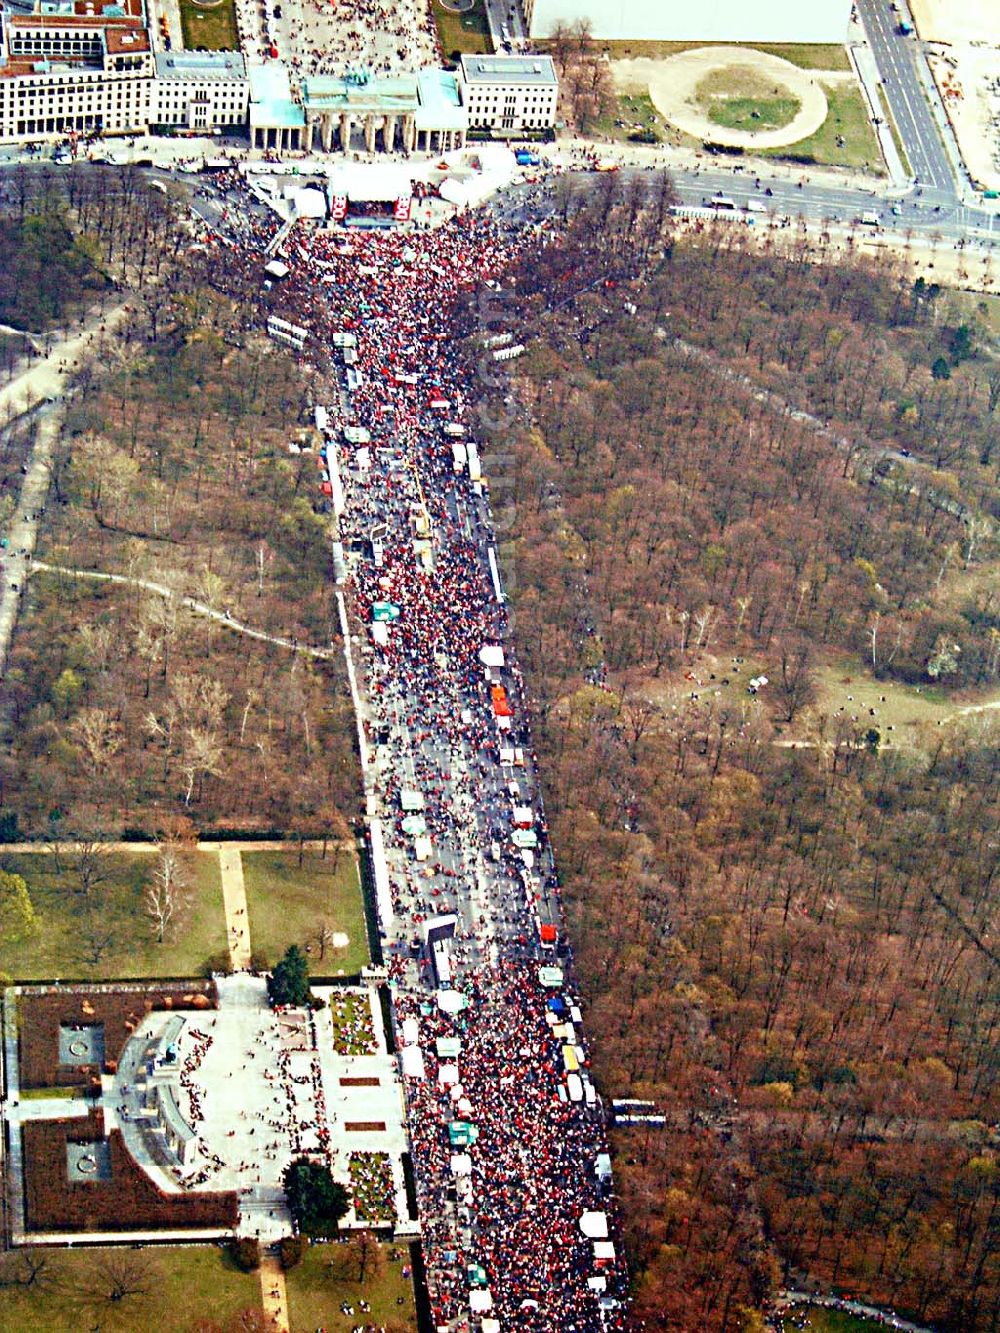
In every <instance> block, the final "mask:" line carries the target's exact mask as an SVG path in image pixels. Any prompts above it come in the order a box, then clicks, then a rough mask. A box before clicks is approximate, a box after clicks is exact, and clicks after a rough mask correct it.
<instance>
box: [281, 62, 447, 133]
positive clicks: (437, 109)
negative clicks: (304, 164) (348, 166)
mask: <svg viewBox="0 0 1000 1333" xmlns="http://www.w3.org/2000/svg"><path fill="white" fill-rule="evenodd" d="M302 108H303V111H304V114H305V139H304V141H303V147H305V148H306V149H307V150H308V149H310V148H314V149H319V150H322V151H323V152H326V153H328V152H330V151H331V150H332V149H333V148H334V147H337V148H339V149H340V150H341V151H342V152H344V153H347V152H350V151H351V149H352V147H357V148H358V149H360V148H361V147H362V146H363V147H364V149H365V151H367V152H369V153H374V152H375V151H376V150H378V149H381V150H382V151H383V152H387V153H391V152H394V151H397V150H400V149H402V150H405V151H406V152H443V151H445V150H446V149H449V148H461V147H463V146H464V144H465V133H466V130H467V128H468V114H467V112H466V110H465V107H464V106H463V104H462V96H461V89H460V87H459V82H458V79H457V77H456V76H455V75H454V74H452V73H450V72H449V71H448V70H443V69H423V70H420V71H419V72H418V73H416V74H397V75H391V76H384V77H374V76H372V75H370V74H368V73H367V71H363V70H362V71H356V72H354V71H351V72H348V73H347V74H345V75H343V76H342V77H332V76H319V77H313V78H309V79H305V80H303V83H302ZM355 131H357V132H358V133H359V135H360V137H361V142H359V143H357V144H355V143H354V139H353V136H354V134H355Z"/></svg>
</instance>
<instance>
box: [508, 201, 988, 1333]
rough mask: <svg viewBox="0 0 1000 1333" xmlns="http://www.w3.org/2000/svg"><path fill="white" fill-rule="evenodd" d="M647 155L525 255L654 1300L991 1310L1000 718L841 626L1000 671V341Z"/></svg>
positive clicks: (575, 791)
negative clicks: (639, 1116) (657, 1112)
mask: <svg viewBox="0 0 1000 1333" xmlns="http://www.w3.org/2000/svg"><path fill="white" fill-rule="evenodd" d="M631 190H632V187H631V186H630V185H629V184H628V183H626V184H625V185H624V186H622V185H616V184H612V185H610V186H609V185H605V184H604V183H603V182H602V183H601V184H600V185H599V186H598V188H597V191H596V192H595V193H594V194H593V195H591V197H590V201H589V203H587V204H586V205H583V206H581V199H580V198H573V197H567V200H566V204H567V207H566V212H567V215H568V217H569V235H568V239H567V241H565V242H564V243H562V244H554V245H550V246H548V247H547V248H546V249H543V250H542V251H541V252H540V254H538V255H537V256H535V257H533V260H532V263H531V265H530V266H526V269H525V272H524V273H523V274H522V275H520V276H519V281H518V300H519V306H518V319H519V320H520V321H521V322H522V326H526V327H532V328H533V331H534V332H536V333H537V334H538V336H537V340H536V341H535V343H534V345H533V348H532V350H531V352H530V354H529V356H528V357H526V358H525V359H524V361H522V362H521V363H519V365H518V370H519V373H520V375H521V384H520V387H521V389H522V391H523V392H524V393H525V394H526V395H527V396H528V398H529V400H530V401H531V404H532V408H533V414H534V418H535V423H536V425H535V427H534V428H533V429H531V430H519V429H517V428H515V435H516V440H515V445H514V457H513V469H514V470H513V474H512V475H513V492H514V493H513V499H512V500H506V499H505V504H507V505H509V506H510V507H509V511H508V529H509V530H510V531H511V535H512V538H513V540H511V541H510V542H509V544H508V549H507V557H508V562H509V564H508V569H509V575H508V578H509V583H510V585H511V587H512V589H513V591H514V600H515V610H516V624H517V629H516V633H517V638H518V641H519V647H520V652H521V654H522V660H523V662H524V666H525V668H526V678H527V681H528V684H529V687H530V690H531V693H532V696H533V697H532V711H533V718H532V722H533V728H534V738H535V741H536V743H537V744H538V747H539V750H540V757H541V762H542V773H543V780H544V782H545V795H546V804H547V810H548V814H549V817H550V819H551V824H552V831H553V838H554V844H555V848H556V854H557V858H558V863H559V867H560V871H561V875H562V880H563V887H564V893H565V896H566V901H567V905H568V912H569V918H570V926H571V934H572V937H573V941H574V944H575V946H576V949H577V963H578V966H579V969H580V972H581V975H582V979H583V983H584V987H585V991H586V994H587V997H588V999H589V1011H588V1030H589V1032H590V1035H591V1038H592V1040H593V1043H594V1063H595V1069H596V1073H597V1077H598V1080H599V1083H600V1086H601V1089H602V1091H603V1092H604V1094H605V1095H607V1096H639V1097H649V1098H652V1099H654V1100H655V1101H656V1102H657V1104H658V1106H659V1107H660V1109H661V1110H662V1111H663V1112H664V1113H665V1114H666V1116H667V1126H666V1128H665V1129H663V1128H660V1127H649V1128H648V1129H642V1128H632V1129H628V1130H624V1129H622V1130H618V1131H615V1134H614V1146H615V1149H616V1182H617V1184H618V1186H619V1188H620V1191H621V1194H622V1198H623V1204H624V1214H625V1223H626V1232H627V1239H628V1243H629V1250H630V1259H631V1262H632V1271H633V1274H634V1278H635V1295H636V1317H637V1318H638V1319H645V1320H646V1327H648V1328H663V1329H681V1328H684V1329H687V1328H690V1329H694V1328H698V1329H718V1330H722V1329H729V1328H734V1327H740V1326H743V1327H747V1328H752V1327H755V1326H756V1324H755V1315H754V1314H753V1311H755V1310H757V1309H759V1307H760V1304H761V1302H762V1301H763V1300H764V1299H765V1298H766V1297H767V1295H768V1294H769V1293H771V1292H773V1291H774V1290H776V1289H777V1288H778V1287H780V1286H782V1285H785V1284H793V1285H794V1283H795V1282H796V1281H797V1280H801V1279H802V1278H803V1277H807V1278H809V1279H814V1280H817V1281H819V1282H820V1283H822V1284H824V1285H828V1286H831V1287H835V1288H837V1289H839V1290H843V1291H847V1292H851V1293H854V1294H857V1295H859V1296H864V1297H868V1298H870V1299H873V1300H875V1301H877V1302H880V1303H884V1304H886V1305H892V1306H894V1307H895V1308H897V1309H900V1308H902V1309H906V1310H909V1311H911V1312H913V1314H914V1315H915V1316H916V1317H917V1318H919V1319H921V1320H925V1321H929V1322H933V1323H934V1325H935V1326H936V1327H940V1328H942V1329H949V1330H955V1333H958V1330H979V1329H982V1330H986V1329H990V1328H994V1327H996V1323H997V1320H998V1318H1000V1228H998V1227H997V1217H998V1215H1000V1162H998V1156H997V1153H998V1149H1000V1140H998V1139H997V1136H996V1132H995V1128H994V1127H995V1125H996V1123H997V1121H998V1119H1000V1116H998V1109H1000V1108H998V1092H997V1088H998V1074H1000V1040H998V1039H1000V1002H998V996H1000V988H998V982H1000V953H998V951H997V948H996V945H995V942H994V941H995V936H996V906H995V904H996V892H995V881H996V878H997V876H998V874H1000V844H998V842H997V840H996V838H995V836H994V834H995V829H996V823H997V815H998V812H1000V732H998V731H997V730H996V727H995V725H994V724H993V722H992V721H991V714H990V713H989V712H985V713H983V714H980V715H970V716H969V717H968V718H967V719H966V720H965V721H961V720H959V721H956V722H955V723H954V724H953V725H950V726H949V727H947V728H941V729H938V728H935V729H934V730H933V731H932V732H924V733H920V732H916V733H914V734H913V735H908V736H907V737H905V738H904V737H900V736H897V735H893V734H890V733H889V731H888V728H884V727H883V725H882V722H881V720H873V719H872V718H871V717H870V716H868V715H867V714H866V715H852V713H851V711H850V708H846V709H845V710H844V711H843V712H841V713H839V714H835V715H832V716H828V715H827V714H826V713H825V712H823V711H822V710H821V709H819V708H818V707H817V693H818V689H819V684H820V681H821V678H822V676H823V672H824V670H826V669H828V664H829V662H830V661H831V660H832V658H833V657H834V656H837V657H838V659H839V660H843V659H844V656H845V655H848V656H849V657H851V658H852V659H853V660H855V661H856V662H857V671H858V672H859V673H860V672H862V671H863V670H864V669H865V666H866V665H869V666H870V664H871V662H872V658H873V657H874V664H875V669H876V670H877V672H878V673H879V674H880V675H882V677H883V679H884V680H885V682H886V685H885V688H886V690H887V691H890V690H893V689H897V688H900V686H899V685H898V684H896V683H895V681H894V680H893V678H894V677H895V678H897V679H901V680H904V681H913V682H922V687H923V688H931V687H932V686H933V688H935V689H937V690H939V691H941V690H948V689H955V688H960V687H968V686H971V685H978V686H983V687H989V686H992V687H993V688H994V689H995V688H996V684H997V680H996V667H997V662H996V648H995V643H994V639H995V635H994V633H993V632H992V630H993V626H992V624H991V616H992V605H993V604H992V601H991V596H992V593H991V579H992V577H993V575H994V572H995V568H996V560H997V545H996V536H995V525H994V521H993V515H992V506H993V504H994V503H995V495H996V490H995V480H994V473H995V469H996V467H997V457H996V454H995V452H994V451H993V450H992V448H991V447H990V440H991V438H992V437H991V433H990V432H991V431H992V429H993V427H992V417H991V416H990V413H989V410H988V398H989V395H990V392H991V388H990V384H991V375H992V372H991V369H990V365H991V363H990V361H989V360H988V359H986V358H984V359H979V358H977V357H975V356H971V357H967V358H963V359H962V360H960V361H959V362H957V363H955V364H954V365H953V367H952V373H951V375H950V378H949V379H947V380H936V379H935V378H934V374H933V371H932V365H933V362H934V360H935V359H936V358H937V356H939V355H947V354H948V353H947V350H946V348H947V345H950V346H951V347H952V348H956V347H957V348H958V350H962V349H963V346H967V343H966V339H965V336H964V335H962V336H960V337H959V340H958V342H957V343H956V341H955V339H954V337H951V336H949V335H947V334H946V332H944V331H943V326H944V324H945V322H946V321H952V322H953V325H954V327H959V326H960V324H961V320H960V319H957V318H956V316H955V315H954V314H953V313H951V312H950V307H948V306H947V298H945V297H944V296H942V295H940V294H936V295H934V296H930V295H929V294H928V293H927V292H926V290H923V289H921V288H919V287H914V285H913V283H912V282H911V281H910V280H909V279H908V277H907V275H906V274H905V272H903V271H902V270H901V269H897V268H894V267H892V266H890V265H881V266H878V265H872V264H870V263H868V262H863V261H860V260H859V261H857V262H855V263H850V264H847V265H845V266H843V267H841V268H839V269H834V268H827V267H824V266H822V265H817V264H815V263H811V262H806V260H805V257H804V256H803V257H801V258H797V257H796V256H795V255H794V254H792V255H790V256H786V257H779V256H777V255H771V254H769V253H767V252H766V251H765V252H764V253H763V254H759V255H752V254H749V253H744V251H743V249H742V247H741V245H740V243H739V241H738V239H737V233H736V232H735V231H731V232H728V233H727V232H725V231H723V230H722V229H720V230H718V231H714V230H709V231H707V232H704V233H701V234H699V235H694V236H690V237H687V238H680V237H678V238H672V237H671V236H670V235H669V232H668V230H667V229H666V228H665V227H664V226H662V225H661V223H660V222H659V221H658V219H657V202H656V189H655V187H654V189H653V190H652V191H650V192H649V193H648V194H646V193H645V187H644V198H643V199H639V198H638V197H637V196H636V197H630V191H631ZM571 193H572V192H571ZM581 207H582V211H579V210H581ZM602 210H604V211H603V220H602ZM574 214H576V215H577V218H578V219H582V221H580V220H578V221H576V222H574ZM595 219H596V220H601V225H595ZM625 238H627V240H626V239H625ZM602 275H603V276H602ZM640 279H641V280H640ZM573 293H577V294H578V295H577V297H576V299H572V294H573ZM556 305H558V307H559V308H558V309H556V310H555V312H554V313H553V314H546V313H545V312H546V309H547V308H548V307H550V306H556ZM986 336H987V335H986V333H985V332H984V331H981V330H980V331H977V333H976V335H975V337H976V338H985V337H986ZM942 349H944V350H942ZM911 404H912V407H911ZM984 405H985V406H986V408H987V410H986V411H985V412H983V411H982V408H983V406H984ZM793 413H794V414H793ZM803 413H811V414H813V415H814V417H815V418H817V420H813V421H811V420H809V419H808V417H806V416H803V415H802V414H803ZM935 423H936V424H935ZM952 432H954V433H952ZM503 445H504V448H505V451H506V452H507V453H510V452H511V446H510V436H509V434H508V436H507V437H505V438H504V440H503ZM901 447H905V448H909V449H911V450H912V454H913V457H912V459H908V458H905V456H903V455H901V454H900V453H899V452H898V450H899V449H900V448H901ZM984 459H985V461H984ZM510 475H511V464H508V476H510ZM755 673H757V674H761V675H767V677H768V680H769V684H768V686H767V687H766V688H761V689H760V690H759V691H757V692H751V691H750V690H749V689H748V682H749V679H750V677H751V676H753V675H754V674H755ZM789 738H790V739H791V740H792V741H793V742H798V743H799V745H800V747H801V748H795V746H794V744H793V745H790V744H789V743H788V742H789Z"/></svg>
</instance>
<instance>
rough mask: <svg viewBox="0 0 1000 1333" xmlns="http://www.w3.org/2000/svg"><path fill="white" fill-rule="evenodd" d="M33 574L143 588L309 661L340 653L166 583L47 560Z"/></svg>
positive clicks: (37, 563)
mask: <svg viewBox="0 0 1000 1333" xmlns="http://www.w3.org/2000/svg"><path fill="white" fill-rule="evenodd" d="M33 573H44V574H62V575H64V576H65V577H66V578H71V579H93V580H94V581H95V582H98V583H122V584H128V585H129V586H130V587H133V588H142V589H144V591H146V592H151V593H154V594H155V595H156V596H157V597H163V598H165V599H167V600H168V601H169V600H171V599H176V600H177V601H179V602H180V604H181V606H184V607H186V608H187V609H188V610H189V611H193V612H194V613H195V615H197V616H207V617H208V619H209V620H215V621H217V622H218V623H219V624H220V625H225V626H226V628H227V629H231V630H233V632H234V633H236V634H244V635H246V637H247V638H248V639H258V640H259V641H260V642H261V643H273V644H276V645H277V646H278V647H279V648H290V649H291V650H292V652H295V653H303V654H304V655H305V656H306V657H320V658H332V657H333V656H335V653H336V649H334V648H315V647H312V646H311V645H310V644H307V643H299V641H298V639H290V638H285V637H283V636H282V635H280V634H267V633H265V632H264V630H260V629H254V628H253V627H252V626H250V625H247V624H244V622H243V621H241V620H234V619H233V617H232V616H231V615H230V614H229V612H228V611H216V610H215V609H214V607H211V606H209V605H208V604H207V603H206V602H199V601H198V599H197V598H196V597H184V596H181V595H179V594H178V593H176V592H175V591H174V590H173V588H168V587H167V586H166V585H165V584H163V583H153V582H152V581H151V580H150V579H136V578H129V577H128V576H127V575H125V574H105V573H102V571H101V570H99V569H70V568H69V567H68V566H66V565H50V564H48V563H47V562H46V561H44V560H35V561H34V562H33V563H32V564H31V565H30V567H29V568H28V569H27V570H26V576H28V575H31V574H33Z"/></svg>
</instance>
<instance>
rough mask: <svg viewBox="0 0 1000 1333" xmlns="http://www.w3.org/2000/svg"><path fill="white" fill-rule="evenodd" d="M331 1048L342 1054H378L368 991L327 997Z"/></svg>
mask: <svg viewBox="0 0 1000 1333" xmlns="http://www.w3.org/2000/svg"><path fill="white" fill-rule="evenodd" d="M330 1018H331V1020H332V1022H333V1049H334V1050H335V1051H338V1052H339V1053H340V1054H341V1055H378V1042H377V1041H376V1040H375V1024H374V1022H373V1021H372V1009H371V1004H370V1003H369V1000H368V996H367V994H357V993H356V992H350V993H348V994H346V995H331V996H330Z"/></svg>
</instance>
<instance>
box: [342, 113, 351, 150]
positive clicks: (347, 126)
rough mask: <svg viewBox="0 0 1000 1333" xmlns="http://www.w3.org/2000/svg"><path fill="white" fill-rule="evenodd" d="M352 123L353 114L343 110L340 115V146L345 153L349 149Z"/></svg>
mask: <svg viewBox="0 0 1000 1333" xmlns="http://www.w3.org/2000/svg"><path fill="white" fill-rule="evenodd" d="M353 124H354V118H353V116H349V115H348V114H347V112H346V111H345V112H344V114H343V115H342V116H341V117H340V147H341V149H342V151H343V152H345V153H349V152H350V151H351V126H352V125H353Z"/></svg>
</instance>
